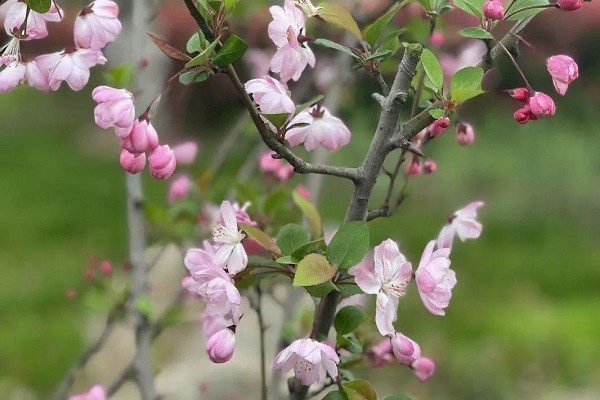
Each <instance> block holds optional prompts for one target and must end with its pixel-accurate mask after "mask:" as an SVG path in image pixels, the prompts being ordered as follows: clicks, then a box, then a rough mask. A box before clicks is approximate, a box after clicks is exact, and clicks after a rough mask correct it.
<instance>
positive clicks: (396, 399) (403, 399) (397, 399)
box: [383, 394, 413, 400]
mask: <svg viewBox="0 0 600 400" xmlns="http://www.w3.org/2000/svg"><path fill="white" fill-rule="evenodd" d="M383 400H413V398H412V397H410V396H407V395H405V394H403V395H400V396H395V395H393V396H386V397H385V399H383Z"/></svg>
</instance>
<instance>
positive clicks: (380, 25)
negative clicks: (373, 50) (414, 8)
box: [363, 0, 406, 47]
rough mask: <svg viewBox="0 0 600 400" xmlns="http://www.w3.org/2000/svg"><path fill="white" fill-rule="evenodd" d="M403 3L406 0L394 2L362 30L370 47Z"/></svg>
mask: <svg viewBox="0 0 600 400" xmlns="http://www.w3.org/2000/svg"><path fill="white" fill-rule="evenodd" d="M404 4H406V0H405V1H401V2H398V3H396V4H394V5H393V6H392V7H391V8H390V9H389V10H388V11H387V12H386V13H385V14H383V15H382V16H381V17H379V18H378V19H377V20H376V21H375V22H373V23H372V24H371V25H369V26H368V27H367V28H366V29H365V30H364V31H363V34H364V37H365V40H366V41H367V43H369V45H371V47H374V46H375V43H376V42H377V39H379V37H380V36H381V34H382V33H383V31H384V30H385V27H386V26H387V25H388V24H389V23H390V21H391V20H392V19H393V18H394V16H395V15H396V14H397V13H398V11H400V9H401V8H402V7H403V6H404Z"/></svg>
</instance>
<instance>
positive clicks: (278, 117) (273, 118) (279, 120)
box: [261, 113, 290, 128]
mask: <svg viewBox="0 0 600 400" xmlns="http://www.w3.org/2000/svg"><path fill="white" fill-rule="evenodd" d="M261 115H262V116H263V117H265V118H266V119H267V121H269V122H270V123H272V124H273V126H274V127H276V128H281V127H282V126H283V125H285V123H286V122H287V121H288V119H289V117H290V114H287V113H283V114H261Z"/></svg>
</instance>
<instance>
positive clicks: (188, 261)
mask: <svg viewBox="0 0 600 400" xmlns="http://www.w3.org/2000/svg"><path fill="white" fill-rule="evenodd" d="M215 254H216V249H215V248H214V246H213V245H211V244H210V242H208V241H207V240H205V241H204V243H203V248H201V249H200V248H192V249H189V250H188V251H187V252H186V253H185V257H184V259H183V263H184V265H185V267H186V268H187V269H188V271H190V274H192V276H194V275H196V274H197V273H198V272H200V271H201V270H203V269H205V268H209V269H210V268H221V269H222V267H221V266H220V265H219V264H217V263H216V262H215V261H214V256H215Z"/></svg>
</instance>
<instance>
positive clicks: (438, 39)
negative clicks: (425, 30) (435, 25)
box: [429, 31, 444, 47]
mask: <svg viewBox="0 0 600 400" xmlns="http://www.w3.org/2000/svg"><path fill="white" fill-rule="evenodd" d="M429 41H430V42H431V45H432V46H434V47H440V46H441V45H442V44H443V43H444V34H443V33H442V32H440V31H435V32H433V33H432V34H431V37H430V38H429Z"/></svg>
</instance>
